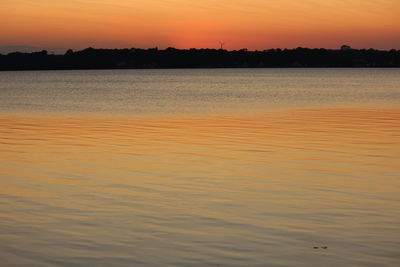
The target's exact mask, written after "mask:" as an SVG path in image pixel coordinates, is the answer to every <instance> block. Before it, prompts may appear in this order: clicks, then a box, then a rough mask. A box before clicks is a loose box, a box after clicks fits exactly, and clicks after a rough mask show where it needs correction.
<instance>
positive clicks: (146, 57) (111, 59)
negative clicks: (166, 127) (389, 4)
mask: <svg viewBox="0 0 400 267" xmlns="http://www.w3.org/2000/svg"><path fill="white" fill-rule="evenodd" d="M294 67H311V68H318V67H333V68H335V67H336V68H339V67H400V50H395V49H393V50H376V49H352V48H351V47H349V46H345V45H344V46H342V47H341V49H336V50H335V49H323V48H320V49H309V48H301V47H299V48H296V49H269V50H264V51H248V50H247V49H241V50H233V51H228V50H224V49H176V48H171V47H170V48H167V49H158V48H149V49H139V48H131V49H94V48H86V49H84V50H80V51H73V50H71V49H70V50H68V51H67V52H66V53H65V54H64V55H55V54H49V53H48V52H47V51H46V50H43V51H40V52H32V53H21V52H14V53H9V54H7V55H2V54H0V70H61V69H155V68H294Z"/></svg>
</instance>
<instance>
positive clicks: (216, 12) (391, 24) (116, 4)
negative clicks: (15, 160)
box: [0, 0, 400, 50]
mask: <svg viewBox="0 0 400 267" xmlns="http://www.w3.org/2000/svg"><path fill="white" fill-rule="evenodd" d="M399 14H400V1H399V0H118V1H117V0H68V1H65V0H0V25H1V27H0V46H1V47H3V48H4V47H8V48H9V49H12V48H13V47H17V46H19V47H22V46H29V47H46V48H55V49H60V48H61V49H64V48H72V49H82V48H86V47H90V46H91V47H95V48H123V47H128V48H131V47H140V48H148V47H159V48H165V47H176V48H219V47H220V42H223V43H225V44H224V48H225V49H228V50H233V49H241V48H247V49H250V50H264V49H269V48H278V47H279V48H295V47H310V48H315V47H325V48H338V47H340V46H341V45H342V44H348V45H350V46H352V47H354V48H377V49H392V48H394V49H400V19H399Z"/></svg>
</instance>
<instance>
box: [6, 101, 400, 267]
mask: <svg viewBox="0 0 400 267" xmlns="http://www.w3.org/2000/svg"><path fill="white" fill-rule="evenodd" d="M399 118H400V109H395V108H387V109H384V108H380V109H372V108H366V107H364V108H363V107H359V108H314V109H311V108H308V109H287V110H284V111H282V110H281V111H263V112H261V111H259V112H255V113H251V114H244V115H228V114H220V115H217V114H187V115H182V114H181V115H180V114H175V115H173V114H170V115H164V116H159V115H158V116H156V115H149V114H147V115H137V114H136V115H135V114H131V115H129V114H128V115H113V116H103V115H99V114H87V115H81V116H77V115H71V114H69V115H68V114H64V115H63V114H58V115H54V114H53V115H52V116H42V115H40V114H34V115H26V114H25V115H15V114H7V113H4V112H3V113H2V114H1V115H0V138H1V139H0V142H1V144H0V177H1V179H0V207H1V209H0V217H1V219H0V231H1V232H0V240H1V243H0V258H1V259H2V261H3V264H27V265H41V266H45V265H67V264H71V265H82V266H89V265H91V266H99V265H104V266H111V265H114V266H115V265H127V266H132V265H140V264H147V265H151V266H157V265H158V266H165V265H183V266H193V265H195V266H217V265H221V266H254V265H258V266H266V265H269V266H288V265H290V266H351V265H359V266H378V265H379V266H382V265H384V266H395V265H397V264H398V263H399V261H400V256H399V253H398V248H399V246H400V241H399V240H400V231H399V230H400V229H399V222H400V212H399V201H400V195H399V185H400V183H399V174H400V160H399V159H400V134H399V133H400V119H399ZM314 246H328V249H321V248H320V249H313V247H314Z"/></svg>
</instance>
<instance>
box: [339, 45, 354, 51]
mask: <svg viewBox="0 0 400 267" xmlns="http://www.w3.org/2000/svg"><path fill="white" fill-rule="evenodd" d="M351 49H352V48H351V46H348V45H342V46H341V47H340V50H342V51H349V50H351Z"/></svg>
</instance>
